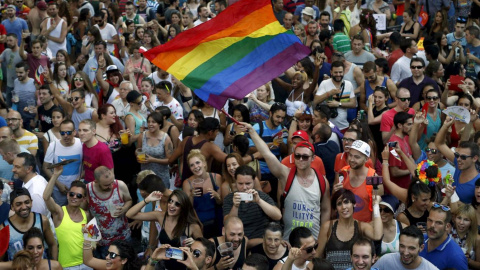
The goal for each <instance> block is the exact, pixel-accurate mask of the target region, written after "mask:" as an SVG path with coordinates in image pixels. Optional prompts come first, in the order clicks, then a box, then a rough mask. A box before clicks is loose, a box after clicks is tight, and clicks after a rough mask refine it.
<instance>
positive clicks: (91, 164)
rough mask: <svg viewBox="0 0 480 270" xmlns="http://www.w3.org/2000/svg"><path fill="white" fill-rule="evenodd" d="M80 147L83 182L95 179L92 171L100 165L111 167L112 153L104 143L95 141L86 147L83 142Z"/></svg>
mask: <svg viewBox="0 0 480 270" xmlns="http://www.w3.org/2000/svg"><path fill="white" fill-rule="evenodd" d="M82 149H83V169H84V170H85V182H87V183H90V182H92V181H93V180H95V177H94V176H93V172H94V171H95V169H96V168H98V167H100V166H105V167H107V168H109V169H113V158H112V153H111V152H110V149H109V148H108V146H107V145H106V144H104V143H101V142H97V144H96V145H95V146H93V147H91V148H88V147H87V146H86V145H85V144H83V146H82Z"/></svg>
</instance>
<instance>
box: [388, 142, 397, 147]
mask: <svg viewBox="0 0 480 270" xmlns="http://www.w3.org/2000/svg"><path fill="white" fill-rule="evenodd" d="M388 147H391V148H395V147H397V142H389V143H388Z"/></svg>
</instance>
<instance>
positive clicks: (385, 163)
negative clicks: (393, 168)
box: [382, 162, 390, 166]
mask: <svg viewBox="0 0 480 270" xmlns="http://www.w3.org/2000/svg"><path fill="white" fill-rule="evenodd" d="M382 164H383V165H387V166H389V165H390V164H388V162H383V163H382Z"/></svg>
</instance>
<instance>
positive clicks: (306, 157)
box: [295, 154, 311, 160]
mask: <svg viewBox="0 0 480 270" xmlns="http://www.w3.org/2000/svg"><path fill="white" fill-rule="evenodd" d="M310 157H311V156H309V155H300V154H295V159H296V160H308V159H309V158H310Z"/></svg>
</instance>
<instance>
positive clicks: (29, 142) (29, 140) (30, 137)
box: [16, 130, 38, 151]
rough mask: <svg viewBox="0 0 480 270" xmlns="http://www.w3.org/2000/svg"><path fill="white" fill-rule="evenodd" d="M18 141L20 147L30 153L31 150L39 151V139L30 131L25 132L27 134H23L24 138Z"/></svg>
mask: <svg viewBox="0 0 480 270" xmlns="http://www.w3.org/2000/svg"><path fill="white" fill-rule="evenodd" d="M16 141H17V142H18V144H19V145H20V147H23V148H25V149H27V150H28V151H31V150H37V149H38V138H37V136H35V134H33V133H31V132H30V131H28V130H25V133H23V136H22V137H20V138H17V139H16Z"/></svg>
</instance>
